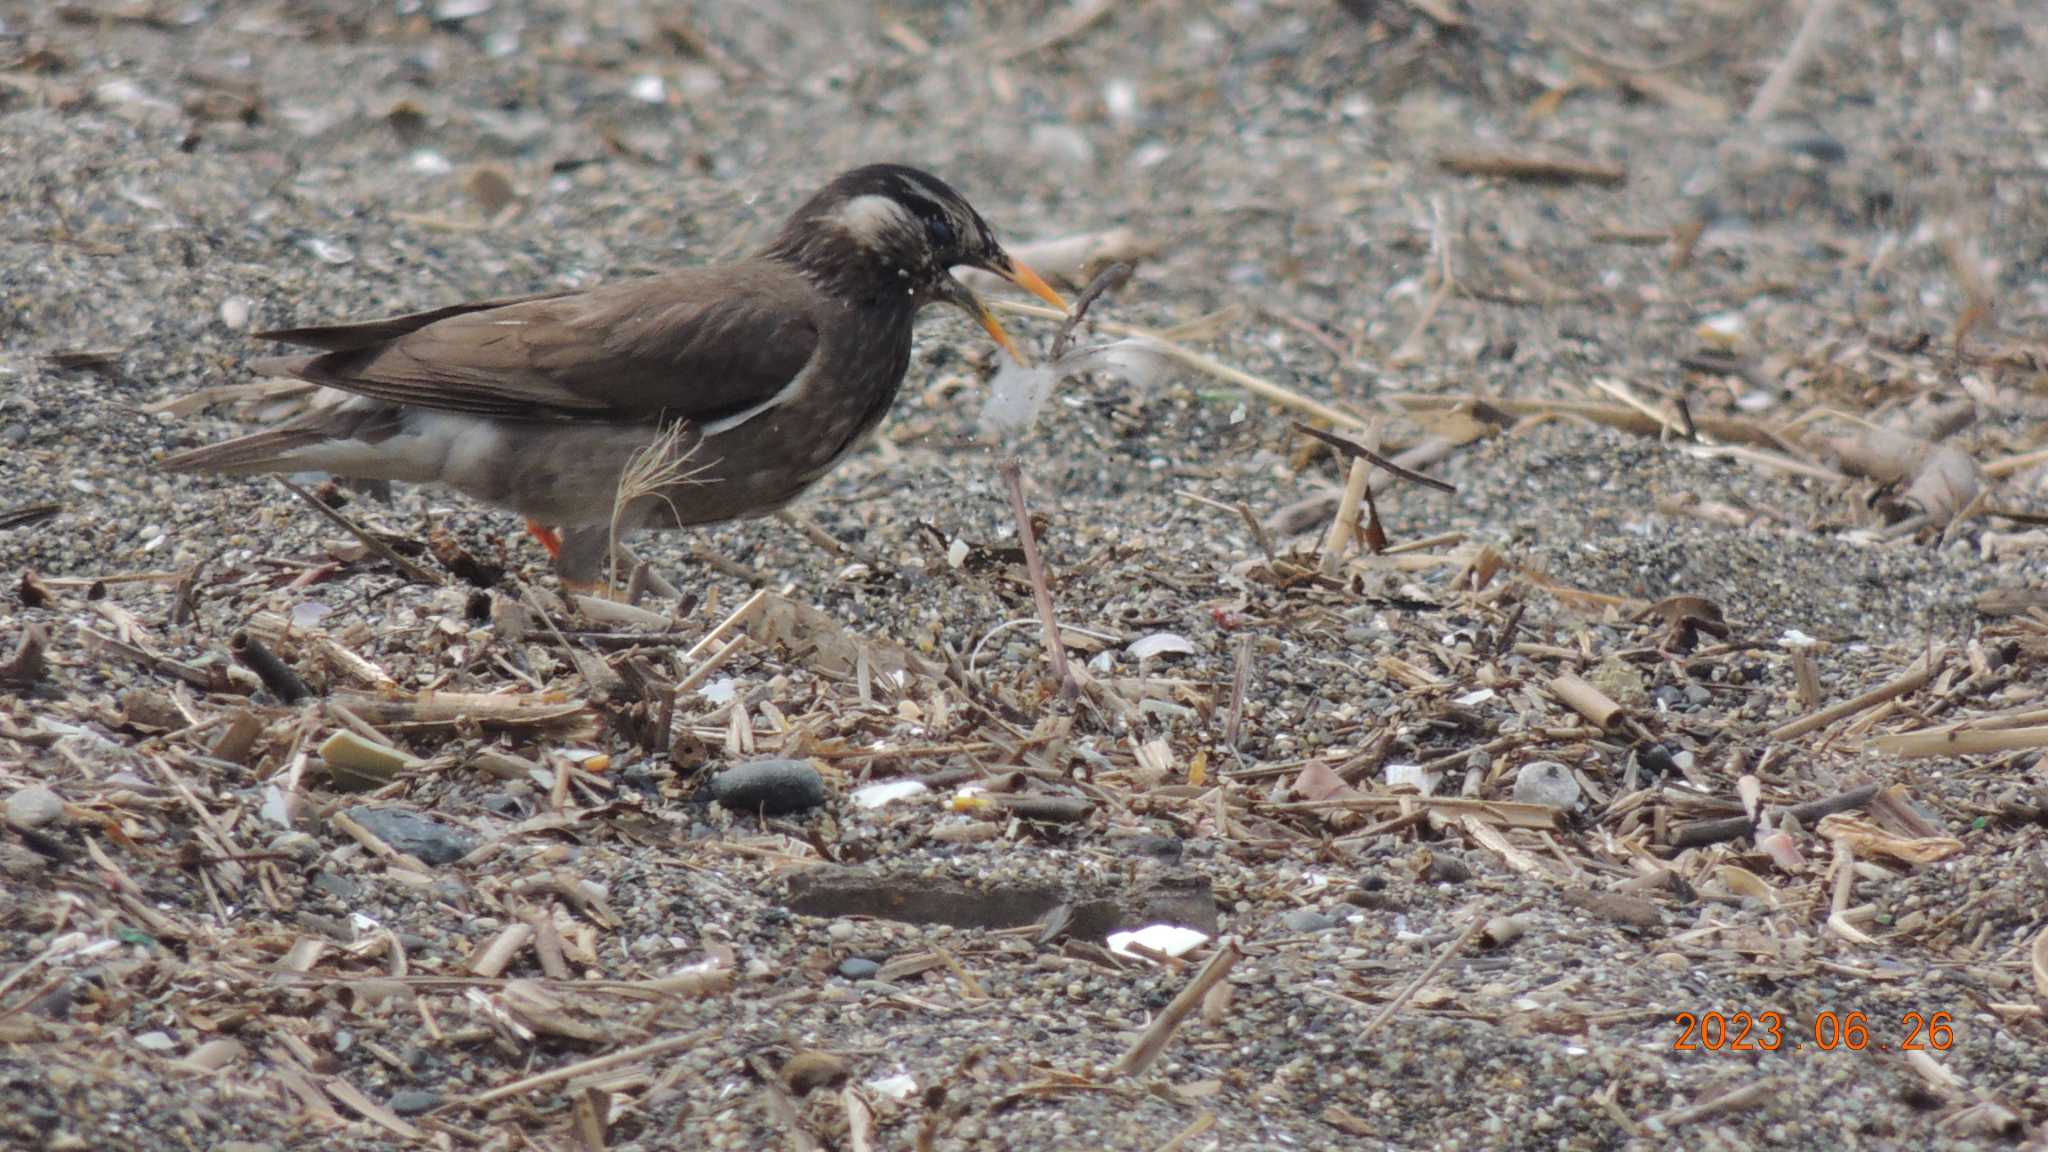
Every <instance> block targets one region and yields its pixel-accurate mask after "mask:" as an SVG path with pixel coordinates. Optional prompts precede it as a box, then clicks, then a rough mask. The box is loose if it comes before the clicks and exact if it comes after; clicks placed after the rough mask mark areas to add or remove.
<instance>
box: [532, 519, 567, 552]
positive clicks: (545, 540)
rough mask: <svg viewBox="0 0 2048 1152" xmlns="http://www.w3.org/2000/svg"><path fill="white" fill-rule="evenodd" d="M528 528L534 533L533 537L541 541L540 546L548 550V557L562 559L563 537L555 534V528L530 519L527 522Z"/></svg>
mask: <svg viewBox="0 0 2048 1152" xmlns="http://www.w3.org/2000/svg"><path fill="white" fill-rule="evenodd" d="M526 530H527V531H528V532H531V533H533V538H534V539H535V540H538V541H540V546H541V547H543V548H545V549H547V550H548V559H550V560H559V559H561V556H562V538H561V537H560V536H558V535H556V534H555V530H554V529H553V528H550V527H548V526H547V525H545V524H543V523H541V522H540V521H538V520H528V521H527V522H526Z"/></svg>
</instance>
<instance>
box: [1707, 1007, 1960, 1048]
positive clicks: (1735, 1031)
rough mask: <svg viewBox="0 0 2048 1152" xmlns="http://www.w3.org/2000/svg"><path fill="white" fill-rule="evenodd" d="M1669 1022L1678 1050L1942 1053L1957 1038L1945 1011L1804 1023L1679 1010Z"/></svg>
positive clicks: (1837, 1016) (1834, 1016) (1850, 1015)
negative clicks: (1802, 1024)
mask: <svg viewBox="0 0 2048 1152" xmlns="http://www.w3.org/2000/svg"><path fill="white" fill-rule="evenodd" d="M1672 1023H1674V1024H1676V1025H1677V1026H1678V1036H1677V1037H1676V1038H1675V1039H1674V1040H1672V1042H1671V1047H1672V1050H1673V1051H1677V1052H1777V1051H1781V1050H1806V1049H1813V1050H1817V1051H1821V1052H1946V1051H1948V1050H1949V1049H1951V1048H1953V1047H1955V1043H1956V1032H1955V1018H1954V1017H1953V1016H1951V1015H1950V1014H1948V1013H1947V1012H1905V1013H1901V1014H1900V1015H1899V1016H1898V1017H1897V1018H1892V1017H1889V1016H1886V1017H1884V1018H1882V1019H1879V1018H1874V1017H1872V1016H1870V1015H1869V1014H1867V1013H1863V1012H1820V1013H1817V1014H1815V1016H1814V1018H1813V1020H1812V1022H1811V1023H1810V1024H1808V1025H1806V1026H1803V1027H1802V1026H1800V1025H1799V1024H1797V1023H1795V1022H1792V1021H1788V1020H1786V1019H1785V1017H1784V1015H1783V1014H1782V1013H1779V1012H1680V1013H1678V1014H1677V1015H1676V1016H1674V1017H1672Z"/></svg>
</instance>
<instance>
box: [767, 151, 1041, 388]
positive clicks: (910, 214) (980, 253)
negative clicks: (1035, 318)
mask: <svg viewBox="0 0 2048 1152" xmlns="http://www.w3.org/2000/svg"><path fill="white" fill-rule="evenodd" d="M765 255H767V256H768V257H770V258H772V259H779V260H783V261H786V262H789V263H792V264H795V265H796V266H797V267H799V268H801V269H802V270H803V271H804V272H805V273H807V274H809V275H810V276H811V277H813V278H814V279H815V280H817V281H818V282H819V283H820V284H821V285H822V286H824V287H825V288H826V290H827V291H831V292H834V293H836V294H839V295H842V296H847V297H851V298H854V299H858V300H861V301H863V302H866V301H869V300H874V301H883V300H888V299H892V298H894V299H900V300H901V301H903V302H904V303H906V304H907V305H909V306H910V307H912V308H918V307H922V306H924V305H926V304H931V303H935V302H940V301H944V302H946V303H949V304H954V305H957V306H958V307H960V308H961V309H963V310H964V311H966V312H967V314H968V315H970V316H972V317H974V319H975V320H976V321H978V322H979V323H980V324H981V326H982V327H983V328H986V329H987V330H988V333H989V335H991V336H993V337H995V340H996V343H998V344H1000V345H1002V346H1003V349H1004V350H1005V351H1007V352H1009V353H1010V355H1011V356H1013V357H1017V358H1019V359H1021V357H1020V356H1019V355H1018V352H1017V348H1016V345H1014V344H1012V343H1011V342H1010V337H1009V334H1008V333H1006V332H1004V331H1003V326H1002V325H1001V324H999V323H997V322H996V318H995V316H994V315H993V314H992V313H990V312H989V310H988V307H987V306H986V305H984V304H983V303H982V302H981V301H980V300H979V299H978V298H976V296H975V295H974V293H973V292H971V291H969V290H968V288H967V286H966V285H965V284H962V283H961V282H960V281H959V280H958V279H957V278H956V277H955V276H954V275H953V269H955V268H959V267H963V266H964V267H969V268H981V269H984V270H986V271H989V272H993V273H995V274H996V275H998V276H1001V277H1002V278H1003V279H1005V280H1008V281H1010V282H1011V283H1012V284H1015V285H1017V286H1018V287H1020V288H1023V289H1025V290H1026V291H1029V292H1031V293H1032V294H1033V295H1035V296H1037V297H1038V298H1039V299H1041V300H1044V301H1046V302H1047V303H1049V304H1051V305H1052V306H1054V307H1055V308H1059V309H1061V310H1062V311H1064V310H1065V309H1066V306H1067V305H1066V302H1065V301H1064V300H1061V299H1060V295H1059V293H1057V292H1055V291H1053V290H1052V288H1051V286H1049V285H1047V284H1046V282H1045V281H1044V280H1042V279H1040V278H1039V276H1038V274H1037V273H1036V272H1033V271H1032V270H1031V269H1029V268H1027V267H1025V266H1024V265H1022V264H1020V263H1018V262H1017V261H1015V260H1013V259H1011V258H1010V255H1009V254H1008V253H1006V252H1004V251H1003V246H1002V245H1001V244H998V243H997V242H996V238H995V233H993V232H991V231H990V230H989V226H988V221H986V220H983V219H982V218H981V213H979V212H976V211H975V210H974V206H973V205H971V204H969V203H968V202H967V201H966V199H965V198H963V197H962V196H961V195H960V194H959V193H958V192H955V191H954V190H953V188H952V186H951V185H949V184H947V183H946V182H945V181H944V180H941V179H939V178H938V177H936V176H933V175H931V174H930V173H928V172H922V171H919V170H918V169H916V168H910V167H906V166H904V165H901V164H871V165H869V166H867V167H865V168H856V169H854V170H852V171H851V172H845V173H842V174H841V175H839V176H838V177H837V178H835V179H834V180H833V181H832V182H831V183H830V184H827V185H825V187H824V188H822V189H820V190H819V192H818V194H817V195H815V196H813V197H811V198H810V200H808V201H806V202H805V203H804V205H803V207H801V208H798V209H797V210H796V212H795V213H793V214H792V215H791V216H790V218H789V222H788V223H786V224H784V225H783V227H782V232H781V233H780V234H779V235H777V236H776V238H775V240H774V242H773V243H771V244H770V245H769V246H768V249H767V251H766V253H765Z"/></svg>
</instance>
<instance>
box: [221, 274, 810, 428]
mask: <svg viewBox="0 0 2048 1152" xmlns="http://www.w3.org/2000/svg"><path fill="white" fill-rule="evenodd" d="M817 299H818V297H817V296H816V295H815V290H814V289H813V288H812V287H811V286H810V283H809V282H808V281H806V280H804V279H803V278H802V277H801V276H799V275H797V274H796V273H794V272H792V271H787V270H784V269H782V268H780V267H778V266H774V265H754V264H742V265H726V266H724V267H722V268H719V269H716V270H713V269H687V270H684V271H680V272H672V273H669V274H667V275H664V276H659V277H655V278H652V279H648V280H639V281H632V282H629V283H623V284H615V285H608V286H606V287H602V288H596V289H592V290H590V291H587V292H577V293H570V294H565V295H555V296H545V297H538V298H532V299H526V300H520V301H517V302H514V303H509V304H503V305H499V306H497V307H488V308H480V309H476V310H471V311H463V310H460V309H455V310H448V314H447V315H444V316H442V317H440V318H438V319H433V320H430V321H428V322H426V323H423V324H420V325H419V326H418V327H415V328H411V329H410V330H406V331H403V332H401V333H399V334H398V335H396V336H394V337H392V338H390V339H386V340H382V341H373V342H369V343H365V344H361V345H358V346H353V347H344V348H343V349H341V350H339V351H332V352H326V353H322V354H319V355H315V356H306V357H293V358H289V359H286V360H282V361H277V362H271V363H267V364H258V365H257V366H256V367H257V368H258V369H259V370H261V371H269V372H273V373H280V374H284V375H290V376H296V377H298V378H299V379H302V380H308V381H311V382H313V383H315V384H323V385H326V386H328V387H330V388H338V389H341V390H342V391H345V392H353V393H356V394H358V395H362V396H369V397H372V398H374V399H377V400H384V401H387V402H389V403H393V404H404V405H410V406H413V407H418V408H431V409H437V410H441V411H447V412H465V413H472V414H475V415H483V416H505V417H515V418H520V419H537V420H546V419H568V420H575V419H593V420H645V419H654V418H657V417H660V416H662V415H664V414H665V415H667V416H670V417H681V418H687V419H692V420H697V421H707V420H713V419H717V418H719V417H721V416H727V415H732V414H734V413H737V412H742V411H745V410H746V409H748V408H751V407H754V406H755V405H759V404H762V403H765V402H767V401H769V400H771V399H772V398H774V397H775V396H776V395H777V394H778V393H780V392H781V391H782V389H783V388H785V387H786V386H788V385H789V384H790V383H791V382H792V381H794V380H795V379H796V378H797V376H798V375H799V374H800V373H802V372H803V370H804V367H805V366H806V365H807V364H808V363H809V362H810V360H811V357H812V354H813V353H814V352H816V350H817V345H818V331H817V325H816V322H815V320H814V318H813V314H812V309H813V307H815V305H816V301H817ZM401 322H402V321H383V322H376V323H385V324H398V323H401ZM374 326H375V323H373V324H372V325H370V326H368V327H372V328H373V327H374ZM359 327H360V326H359ZM317 331H319V330H301V332H302V333H306V332H317ZM302 338H303V337H302Z"/></svg>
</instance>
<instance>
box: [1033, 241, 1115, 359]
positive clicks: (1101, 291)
mask: <svg viewBox="0 0 2048 1152" xmlns="http://www.w3.org/2000/svg"><path fill="white" fill-rule="evenodd" d="M1130 280H1131V266H1130V265H1129V264H1124V263H1116V264H1111V265H1110V266H1109V267H1107V268H1104V269H1103V270H1102V271H1100V272H1098V273H1096V274H1095V279H1093V280H1090V281H1089V282H1088V286H1087V287H1086V288H1083V289H1081V294H1080V295H1079V296H1077V297H1075V298H1074V305H1073V308H1072V310H1070V311H1069V312H1068V313H1067V318H1066V319H1065V320H1062V321H1060V329H1059V331H1058V332H1055V333H1053V337H1052V351H1051V352H1049V353H1047V355H1046V358H1047V359H1049V360H1058V359H1059V358H1060V357H1062V356H1064V355H1066V354H1067V346H1068V345H1069V344H1071V343H1072V342H1073V339H1074V329H1076V328H1078V327H1080V325H1081V321H1082V320H1083V319H1085V318H1086V317H1087V315H1088V309H1089V308H1090V307H1092V306H1093V305H1094V303H1095V302H1096V301H1097V300H1100V299H1101V298H1102V297H1104V296H1107V295H1109V294H1110V293H1111V292H1114V291H1116V290H1117V289H1119V288H1122V287H1123V286H1124V285H1125V284H1128V283H1130Z"/></svg>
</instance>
